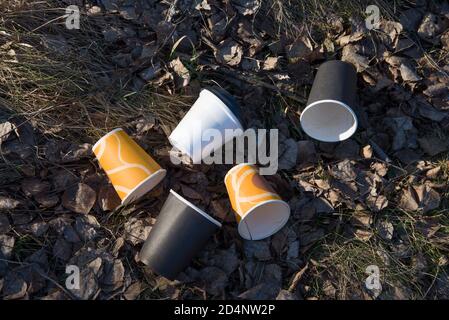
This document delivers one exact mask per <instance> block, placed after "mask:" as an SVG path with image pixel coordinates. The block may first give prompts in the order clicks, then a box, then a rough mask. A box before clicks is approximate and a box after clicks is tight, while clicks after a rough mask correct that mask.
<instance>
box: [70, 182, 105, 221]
mask: <svg viewBox="0 0 449 320" xmlns="http://www.w3.org/2000/svg"><path fill="white" fill-rule="evenodd" d="M96 197H97V194H96V193H95V191H94V190H93V189H92V188H91V187H89V186H88V185H87V184H84V183H78V184H76V185H75V186H73V187H71V188H69V189H68V190H66V191H65V192H64V194H63V195H62V205H63V206H64V207H65V208H66V209H69V210H71V211H73V212H77V213H83V214H88V213H89V211H90V210H91V209H92V207H93V206H94V204H95V200H96Z"/></svg>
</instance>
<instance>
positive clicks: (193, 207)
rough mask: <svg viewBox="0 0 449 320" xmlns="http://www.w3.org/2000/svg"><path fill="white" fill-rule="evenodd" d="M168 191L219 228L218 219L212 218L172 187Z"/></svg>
mask: <svg viewBox="0 0 449 320" xmlns="http://www.w3.org/2000/svg"><path fill="white" fill-rule="evenodd" d="M170 193H171V194H172V195H174V196H175V197H176V198H177V199H178V200H180V201H181V202H183V203H184V204H186V205H187V206H189V207H190V208H192V209H193V210H195V211H196V212H198V213H199V214H201V215H202V216H203V217H204V218H206V219H207V220H209V221H210V222H212V223H213V224H215V225H216V226H218V227H219V228H221V226H222V225H221V223H220V222H219V221H217V220H215V219H214V218H212V217H211V216H210V215H208V214H207V213H206V212H204V211H203V210H201V209H200V208H198V207H197V206H195V205H194V204H193V203H191V202H190V201H188V200H186V199H184V198H183V197H182V196H181V195H180V194H178V193H176V192H175V191H174V190H173V189H170Z"/></svg>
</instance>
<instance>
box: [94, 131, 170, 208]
mask: <svg viewBox="0 0 449 320" xmlns="http://www.w3.org/2000/svg"><path fill="white" fill-rule="evenodd" d="M92 150H93V152H94V154H95V156H96V157H97V159H98V162H99V164H100V166H101V167H102V168H103V170H104V171H105V172H106V174H107V175H108V177H109V179H110V180H111V183H112V185H113V186H114V188H115V191H117V193H118V195H119V197H120V199H122V205H126V204H128V203H130V202H132V201H134V200H136V199H138V198H140V197H141V196H143V195H144V194H145V193H147V192H148V191H150V190H151V189H153V188H154V187H155V186H156V185H157V184H158V183H159V182H161V181H162V179H164V177H165V174H166V170H164V169H162V168H161V167H160V166H159V164H157V162H156V161H154V160H153V158H151V156H150V155H149V154H148V153H146V152H145V150H143V149H142V148H141V147H140V146H139V145H138V144H137V143H136V142H135V141H134V140H133V139H131V137H130V136H128V135H127V134H126V132H125V131H123V129H121V128H118V129H115V130H112V131H111V132H109V133H108V134H106V135H105V136H104V137H102V138H101V139H100V140H98V142H97V143H96V144H95V145H94V146H93V148H92Z"/></svg>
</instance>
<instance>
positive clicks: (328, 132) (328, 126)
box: [300, 60, 357, 142]
mask: <svg viewBox="0 0 449 320" xmlns="http://www.w3.org/2000/svg"><path fill="white" fill-rule="evenodd" d="M356 94H357V71H356V69H355V67H354V66H353V65H352V64H350V63H348V62H344V61H339V60H333V61H327V62H325V63H323V64H322V65H321V66H320V67H319V68H318V72H317V74H316V76H315V80H314V81H313V86H312V90H311V91H310V95H309V99H308V101H307V106H306V108H305V109H304V111H303V112H302V113H301V118H300V122H301V127H302V129H303V130H304V132H305V133H306V134H307V135H309V136H310V137H312V138H314V139H316V140H319V141H324V142H338V141H343V140H346V139H348V138H349V137H350V136H352V135H353V134H354V132H355V131H356V130H357V116H356V114H355V112H354V110H355V107H356V99H357V97H356Z"/></svg>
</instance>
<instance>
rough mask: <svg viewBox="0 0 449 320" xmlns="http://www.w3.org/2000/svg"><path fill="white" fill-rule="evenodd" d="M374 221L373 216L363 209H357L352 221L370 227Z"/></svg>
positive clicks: (360, 225) (355, 224)
mask: <svg viewBox="0 0 449 320" xmlns="http://www.w3.org/2000/svg"><path fill="white" fill-rule="evenodd" d="M372 222H373V218H372V216H371V215H370V214H368V213H366V212H362V211H356V212H355V213H354V214H353V215H352V217H351V223H352V224H353V225H354V226H357V227H364V228H368V227H369V226H370V225H371V223H372Z"/></svg>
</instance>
